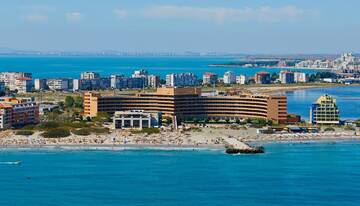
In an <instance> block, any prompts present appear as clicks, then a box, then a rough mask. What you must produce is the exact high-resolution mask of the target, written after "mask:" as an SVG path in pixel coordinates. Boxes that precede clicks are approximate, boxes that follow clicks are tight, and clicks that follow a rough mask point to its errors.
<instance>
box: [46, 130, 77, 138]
mask: <svg viewBox="0 0 360 206" xmlns="http://www.w3.org/2000/svg"><path fill="white" fill-rule="evenodd" d="M41 135H42V136H43V137H45V138H61V137H68V136H70V135H71V134H70V130H69V129H68V128H53V129H49V130H47V131H46V132H44V133H42V134H41Z"/></svg>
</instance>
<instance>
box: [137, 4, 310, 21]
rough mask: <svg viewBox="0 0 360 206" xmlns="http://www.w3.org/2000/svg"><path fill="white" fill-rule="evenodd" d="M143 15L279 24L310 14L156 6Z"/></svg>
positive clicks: (280, 9) (287, 8)
mask: <svg viewBox="0 0 360 206" xmlns="http://www.w3.org/2000/svg"><path fill="white" fill-rule="evenodd" d="M144 12H145V15H146V16H148V17H153V18H179V19H195V20H212V21H216V22H224V21H226V20H232V21H257V22H279V21H292V20H297V19H300V18H302V17H304V16H306V15H308V14H310V13H311V11H309V10H304V9H301V8H297V7H295V6H291V5H290V6H283V7H278V8H274V7H269V6H263V7H259V8H250V7H244V8H227V7H191V6H174V5H158V6H152V7H148V8H145V10H144Z"/></svg>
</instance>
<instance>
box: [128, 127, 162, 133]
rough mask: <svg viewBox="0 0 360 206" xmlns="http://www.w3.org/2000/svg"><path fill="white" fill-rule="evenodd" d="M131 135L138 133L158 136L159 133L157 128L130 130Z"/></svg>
mask: <svg viewBox="0 0 360 206" xmlns="http://www.w3.org/2000/svg"><path fill="white" fill-rule="evenodd" d="M131 133H134V134H138V133H146V134H158V133H160V129H159V128H143V129H142V130H136V129H133V130H131Z"/></svg>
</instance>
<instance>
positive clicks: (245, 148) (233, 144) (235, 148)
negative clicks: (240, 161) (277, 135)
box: [223, 137, 265, 154]
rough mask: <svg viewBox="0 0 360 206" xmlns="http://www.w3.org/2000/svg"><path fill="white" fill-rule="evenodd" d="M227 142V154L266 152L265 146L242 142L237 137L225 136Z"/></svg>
mask: <svg viewBox="0 0 360 206" xmlns="http://www.w3.org/2000/svg"><path fill="white" fill-rule="evenodd" d="M223 139H224V142H225V149H226V150H225V152H226V153H227V154H239V153H241V154H258V153H264V152H265V150H264V148H263V147H252V146H250V145H249V144H247V143H244V142H241V141H239V140H237V139H235V138H231V137H226V138H223Z"/></svg>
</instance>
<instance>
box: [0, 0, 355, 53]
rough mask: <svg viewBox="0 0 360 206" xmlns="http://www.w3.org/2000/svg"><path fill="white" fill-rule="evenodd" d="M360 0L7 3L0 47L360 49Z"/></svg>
mask: <svg viewBox="0 0 360 206" xmlns="http://www.w3.org/2000/svg"><path fill="white" fill-rule="evenodd" d="M359 8H360V1H359V0H346V1H341V0H272V1H270V0H237V1H236V0H193V1H189V0H181V1H180V0H152V1H149V0H61V1H55V0H2V1H1V6H0V47H8V48H15V49H27V50H44V51H49V50H51V51H53V50H65V51H98V50H118V51H133V52H134V51H137V52H183V51H198V52H212V51H218V52H239V53H254V54H257V53H267V54H271V53H273V54H284V53H340V52H345V51H352V52H360V41H359V39H360V12H358V9H359Z"/></svg>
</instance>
